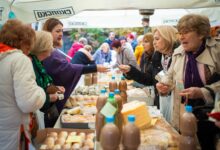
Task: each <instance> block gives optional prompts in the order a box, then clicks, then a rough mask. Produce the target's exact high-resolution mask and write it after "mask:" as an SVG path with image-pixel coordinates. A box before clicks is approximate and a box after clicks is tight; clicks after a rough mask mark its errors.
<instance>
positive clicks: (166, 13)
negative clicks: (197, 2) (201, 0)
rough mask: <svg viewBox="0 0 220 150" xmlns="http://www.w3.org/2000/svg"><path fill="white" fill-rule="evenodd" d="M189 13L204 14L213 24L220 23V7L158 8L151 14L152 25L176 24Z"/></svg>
mask: <svg viewBox="0 0 220 150" xmlns="http://www.w3.org/2000/svg"><path fill="white" fill-rule="evenodd" d="M189 13H195V14H202V15H205V16H207V17H208V18H209V20H210V23H211V26H216V25H220V15H219V14H220V7H218V8H200V9H156V10H155V11H154V14H153V15H152V16H150V26H151V27H153V26H158V25H176V24H177V22H178V20H179V19H180V18H181V17H182V16H184V15H186V14H189Z"/></svg>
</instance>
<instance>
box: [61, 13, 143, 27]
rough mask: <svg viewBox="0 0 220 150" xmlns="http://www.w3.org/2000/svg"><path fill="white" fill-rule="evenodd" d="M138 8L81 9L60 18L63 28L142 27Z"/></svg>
mask: <svg viewBox="0 0 220 150" xmlns="http://www.w3.org/2000/svg"><path fill="white" fill-rule="evenodd" d="M141 19H142V15H140V14H139V11H138V10H108V11H83V12H80V13H79V14H76V15H74V16H72V17H70V18H67V19H61V21H62V22H63V24H64V29H67V30H68V29H70V28H125V27H142V24H141Z"/></svg>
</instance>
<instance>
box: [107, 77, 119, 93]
mask: <svg viewBox="0 0 220 150" xmlns="http://www.w3.org/2000/svg"><path fill="white" fill-rule="evenodd" d="M117 88H118V84H117V82H116V80H115V76H112V80H111V81H110V82H109V91H110V92H114V91H115V89H117Z"/></svg>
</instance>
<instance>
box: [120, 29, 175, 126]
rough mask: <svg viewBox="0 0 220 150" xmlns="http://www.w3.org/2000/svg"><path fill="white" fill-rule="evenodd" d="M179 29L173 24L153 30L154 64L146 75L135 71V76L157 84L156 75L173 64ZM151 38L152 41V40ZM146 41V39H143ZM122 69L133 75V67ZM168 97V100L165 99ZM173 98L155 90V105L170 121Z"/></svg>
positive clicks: (141, 80)
mask: <svg viewBox="0 0 220 150" xmlns="http://www.w3.org/2000/svg"><path fill="white" fill-rule="evenodd" d="M176 34H177V30H176V29H175V28H174V27H172V26H167V25H163V26H158V27H156V28H155V30H154V32H153V37H151V39H152V40H153V43H152V44H153V47H154V50H155V53H154V54H153V56H152V62H151V63H152V64H151V66H150V67H149V68H148V69H147V70H146V73H145V75H144V74H142V75H141V74H140V73H137V72H133V78H135V80H136V81H138V82H139V83H141V84H144V85H154V86H156V83H157V80H155V76H156V75H157V73H158V72H160V71H161V72H166V71H167V69H168V68H169V66H170V64H171V56H172V53H173V50H174V48H175V47H176V42H177V36H176ZM152 40H151V41H152ZM143 42H144V41H143ZM120 68H121V70H122V71H123V72H124V73H126V74H127V75H131V71H130V70H132V69H131V67H127V66H120ZM165 99H168V100H165ZM170 104H171V100H170V97H169V96H168V97H159V94H158V91H157V90H155V99H154V105H156V106H157V107H158V108H160V110H161V113H162V114H163V116H164V117H165V118H166V120H167V121H169V122H170V116H171V106H170Z"/></svg>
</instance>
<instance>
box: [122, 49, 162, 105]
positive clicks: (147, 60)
mask: <svg viewBox="0 0 220 150" xmlns="http://www.w3.org/2000/svg"><path fill="white" fill-rule="evenodd" d="M142 57H143V60H141V65H140V66H141V71H140V70H138V69H136V68H135V67H133V66H131V70H130V71H129V72H128V73H127V74H126V75H125V77H126V78H128V79H133V80H135V81H137V82H139V83H141V84H144V85H146V86H150V85H153V86H154V88H155V99H154V105H156V106H157V107H158V108H159V94H158V91H157V89H156V87H155V86H156V83H157V80H156V79H155V76H156V75H157V73H158V72H160V71H161V70H162V69H163V68H162V65H161V57H162V54H161V53H159V52H157V51H156V52H154V54H153V56H152V57H145V56H143V55H142Z"/></svg>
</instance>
